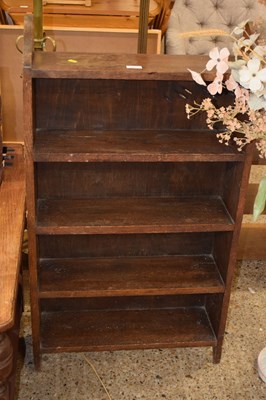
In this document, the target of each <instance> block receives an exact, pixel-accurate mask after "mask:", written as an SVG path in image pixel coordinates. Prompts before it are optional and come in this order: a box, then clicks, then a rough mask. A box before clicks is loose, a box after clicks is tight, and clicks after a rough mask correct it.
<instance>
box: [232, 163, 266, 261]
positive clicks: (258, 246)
mask: <svg viewBox="0 0 266 400" xmlns="http://www.w3.org/2000/svg"><path fill="white" fill-rule="evenodd" d="M263 161H264V163H263V164H264V166H263V169H264V171H265V173H264V174H265V175H266V166H265V160H262V162H263ZM256 167H257V165H253V166H252V168H256ZM257 191H258V184H255V183H250V184H249V187H248V192H247V199H246V204H245V210H244V212H245V214H246V215H247V216H249V219H251V217H252V214H253V204H254V200H255V197H256V194H257ZM265 214H266V209H265V210H264V212H263V214H262V215H263V216H262V217H260V218H264V219H265ZM238 258H239V259H250V260H254V259H255V260H260V259H261V260H266V224H265V223H264V224H263V223H261V222H260V219H259V220H258V221H257V222H246V223H243V224H242V228H241V232H240V239H239V249H238Z"/></svg>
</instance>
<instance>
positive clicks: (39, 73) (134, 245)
mask: <svg viewBox="0 0 266 400" xmlns="http://www.w3.org/2000/svg"><path fill="white" fill-rule="evenodd" d="M69 60H76V62H75V63H73V62H70V61H69ZM205 62H206V60H205V58H202V57H193V56H190V57H185V56H164V55H121V54H120V55H119V54H116V55H114V54H105V55H104V54H81V53H79V54H77V53H76V54H69V53H45V52H36V53H33V54H32V55H31V54H30V52H28V53H27V51H26V55H25V68H24V95H25V97H24V104H25V110H24V114H25V131H26V137H25V147H26V162H27V204H28V229H29V252H30V254H29V255H30V285H31V304H32V328H33V346H34V354H35V362H36V365H37V366H39V362H40V355H41V354H42V353H48V352H64V351H98V350H116V349H143V348H163V347H178V346H212V347H213V355H214V362H219V360H220V357H221V348H222V341H223V335H224V329H225V324H226V317H227V310H228V303H229V297H230V288H231V281H232V277H233V271H234V265H235V261H236V252H237V241H238V236H239V230H240V225H241V219H242V213H243V208H244V199H245V192H246V188H247V183H248V176H249V170H250V164H251V156H252V155H251V149H250V148H248V149H247V151H246V152H245V153H244V152H242V153H241V152H238V151H237V150H236V148H235V147H234V146H233V145H232V146H231V145H230V146H224V145H221V144H220V143H218V140H217V139H216V137H215V134H214V133H213V132H210V131H208V130H207V129H206V127H205V125H204V116H203V115H202V116H200V115H199V116H198V118H194V119H193V120H188V119H187V118H186V115H185V104H186V102H187V100H186V99H185V98H184V95H187V94H188V92H187V90H190V91H191V92H192V98H193V99H195V100H198V101H199V100H200V98H203V97H206V92H202V90H203V89H202V88H201V87H199V86H198V85H197V84H195V83H194V82H192V81H191V78H190V74H189V73H188V72H187V68H193V69H195V70H199V71H200V70H202V69H203V66H204V65H205ZM127 66H141V67H142V68H141V69H134V68H127ZM190 101H192V100H191V98H190Z"/></svg>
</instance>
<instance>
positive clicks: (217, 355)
mask: <svg viewBox="0 0 266 400" xmlns="http://www.w3.org/2000/svg"><path fill="white" fill-rule="evenodd" d="M221 356H222V343H221V344H217V346H213V348H212V357H213V363H214V364H219V362H220V361H221Z"/></svg>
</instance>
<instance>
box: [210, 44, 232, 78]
mask: <svg viewBox="0 0 266 400" xmlns="http://www.w3.org/2000/svg"><path fill="white" fill-rule="evenodd" d="M229 55H230V53H229V50H228V49H227V48H226V47H224V48H223V49H222V50H221V51H219V49H218V47H214V49H212V50H211V51H210V53H209V56H210V60H209V61H208V62H207V64H206V69H207V70H208V71H211V70H212V69H213V68H214V67H215V66H216V69H217V71H218V72H219V73H220V74H224V73H225V72H226V71H227V70H228V68H229V66H228V57H229Z"/></svg>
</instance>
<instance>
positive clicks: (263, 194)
mask: <svg viewBox="0 0 266 400" xmlns="http://www.w3.org/2000/svg"><path fill="white" fill-rule="evenodd" d="M265 203H266V176H264V177H263V178H262V179H261V181H260V184H259V188H258V192H257V195H256V198H255V202H254V206H253V221H256V220H257V219H258V217H259V216H260V214H261V213H262V212H263V210H264V208H265Z"/></svg>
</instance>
